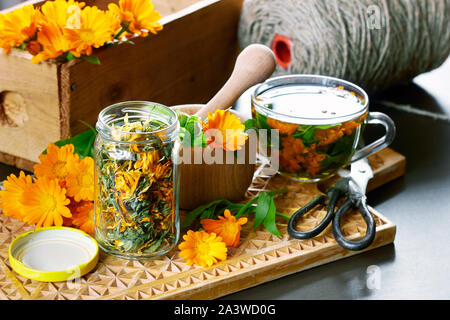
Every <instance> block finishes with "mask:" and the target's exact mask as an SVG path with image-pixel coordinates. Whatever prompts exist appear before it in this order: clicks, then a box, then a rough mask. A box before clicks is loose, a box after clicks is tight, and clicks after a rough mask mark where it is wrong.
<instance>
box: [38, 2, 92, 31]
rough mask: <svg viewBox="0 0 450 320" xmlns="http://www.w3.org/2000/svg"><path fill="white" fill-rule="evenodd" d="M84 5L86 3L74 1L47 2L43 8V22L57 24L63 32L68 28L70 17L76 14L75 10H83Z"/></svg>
mask: <svg viewBox="0 0 450 320" xmlns="http://www.w3.org/2000/svg"><path fill="white" fill-rule="evenodd" d="M84 5H85V3H84V2H77V1H74V0H55V1H46V2H45V3H44V4H43V5H42V7H41V11H42V14H43V16H44V18H43V20H44V22H47V23H48V22H52V23H54V24H56V25H57V26H58V27H59V28H60V29H61V30H62V28H65V27H66V26H67V21H68V19H69V17H70V16H71V15H73V14H74V13H75V12H76V10H75V8H78V9H82V8H83V7H84Z"/></svg>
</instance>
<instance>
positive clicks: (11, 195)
mask: <svg viewBox="0 0 450 320" xmlns="http://www.w3.org/2000/svg"><path fill="white" fill-rule="evenodd" d="M32 184H33V181H32V179H31V176H29V175H25V173H24V172H23V171H20V174H19V176H18V177H16V176H15V175H14V174H12V175H10V176H9V177H8V178H7V179H6V180H5V181H4V182H3V187H4V188H5V189H4V190H1V191H0V208H1V209H2V210H3V214H4V215H5V216H8V217H13V218H16V219H19V220H22V219H23V217H24V214H25V210H24V204H23V194H24V192H25V190H27V189H28V188H29V187H30V186H31V185H32Z"/></svg>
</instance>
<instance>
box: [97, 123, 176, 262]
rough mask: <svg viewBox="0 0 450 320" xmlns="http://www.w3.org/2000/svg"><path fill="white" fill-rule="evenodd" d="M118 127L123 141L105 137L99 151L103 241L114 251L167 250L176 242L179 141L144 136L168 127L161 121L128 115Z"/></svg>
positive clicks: (99, 220)
mask: <svg viewBox="0 0 450 320" xmlns="http://www.w3.org/2000/svg"><path fill="white" fill-rule="evenodd" d="M118 125H119V126H118V130H117V135H118V136H117V137H115V138H116V140H118V141H120V142H117V141H114V142H108V141H103V142H102V143H99V145H98V147H97V150H96V162H97V163H96V167H97V170H98V174H97V177H98V181H97V183H98V192H97V194H98V196H97V210H96V214H97V217H96V234H97V239H98V241H99V243H100V244H101V245H102V246H103V247H104V248H105V249H107V250H108V249H110V250H112V251H119V252H124V253H138V254H141V253H144V254H149V253H153V252H156V251H163V250H165V249H167V248H170V247H171V245H172V244H173V242H174V241H176V239H175V238H176V230H175V200H174V194H173V191H174V172H173V163H172V159H171V153H172V149H173V147H174V145H173V142H166V141H164V139H162V138H161V137H159V136H158V135H156V134H155V135H153V134H150V135H147V134H146V135H139V133H146V132H149V133H151V132H153V131H155V130H159V129H164V127H165V124H164V123H162V122H159V121H154V120H153V121H150V120H148V121H145V122H141V121H133V122H128V119H127V117H125V120H124V123H123V124H118ZM133 133H137V134H133ZM143 140H145V142H143ZM149 140H150V141H151V143H150V142H149ZM124 142H125V143H124Z"/></svg>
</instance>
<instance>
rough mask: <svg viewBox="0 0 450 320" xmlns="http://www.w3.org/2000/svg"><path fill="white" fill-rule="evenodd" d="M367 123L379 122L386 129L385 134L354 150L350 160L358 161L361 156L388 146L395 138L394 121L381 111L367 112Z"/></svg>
mask: <svg viewBox="0 0 450 320" xmlns="http://www.w3.org/2000/svg"><path fill="white" fill-rule="evenodd" d="M367 124H381V125H383V126H384V128H385V129H386V134H385V135H384V136H383V137H381V138H380V139H378V140H376V141H374V142H372V143H371V144H369V145H367V146H365V147H363V148H361V149H359V150H356V152H355V154H354V155H353V157H352V160H351V161H350V162H355V161H358V160H360V159H362V158H367V157H368V156H370V155H372V154H374V153H375V152H378V151H380V150H381V149H384V148H386V147H387V146H389V145H390V144H391V143H392V141H394V138H395V132H396V129H395V124H394V121H393V120H392V119H391V118H390V117H388V116H387V115H385V114H384V113H381V112H369V116H368V119H367Z"/></svg>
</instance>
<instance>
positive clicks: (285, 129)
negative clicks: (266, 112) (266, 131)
mask: <svg viewBox="0 0 450 320" xmlns="http://www.w3.org/2000/svg"><path fill="white" fill-rule="evenodd" d="M267 124H268V125H269V126H270V127H272V128H274V129H278V130H279V131H280V134H286V135H291V134H293V133H294V132H295V131H296V130H297V128H298V124H295V123H287V122H282V121H278V120H275V119H272V118H267Z"/></svg>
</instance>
